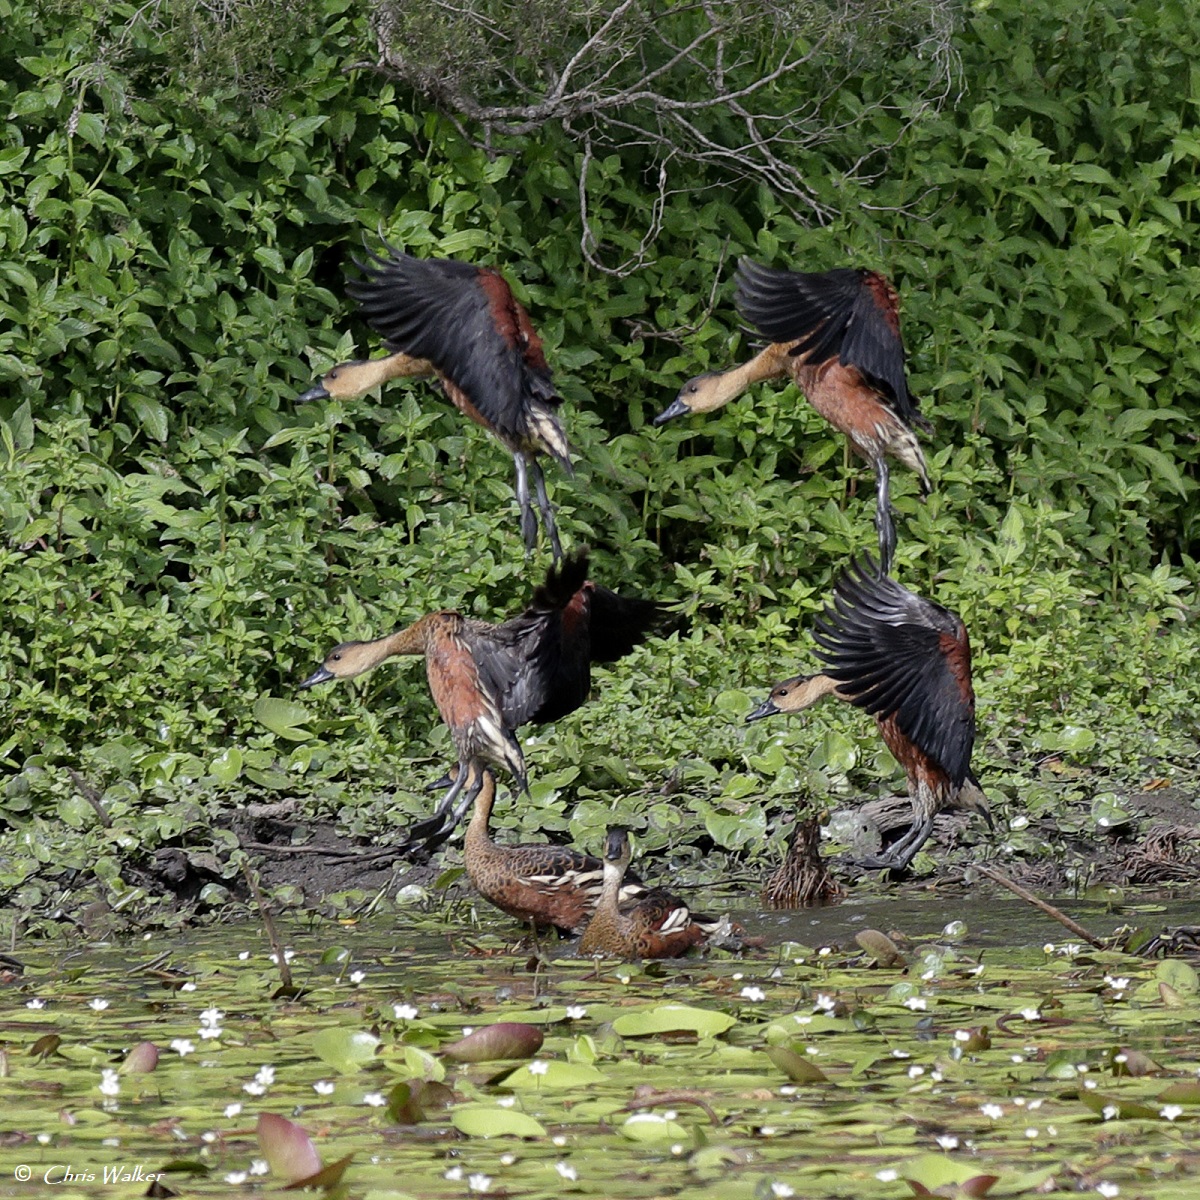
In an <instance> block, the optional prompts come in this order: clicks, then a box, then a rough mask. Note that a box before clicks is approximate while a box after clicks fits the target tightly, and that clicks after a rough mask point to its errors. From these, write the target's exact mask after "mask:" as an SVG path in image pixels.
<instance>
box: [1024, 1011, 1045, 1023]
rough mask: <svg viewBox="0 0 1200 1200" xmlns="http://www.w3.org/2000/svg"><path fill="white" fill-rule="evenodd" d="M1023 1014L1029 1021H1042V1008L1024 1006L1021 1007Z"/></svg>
mask: <svg viewBox="0 0 1200 1200" xmlns="http://www.w3.org/2000/svg"><path fill="white" fill-rule="evenodd" d="M1021 1016H1023V1017H1024V1018H1025V1020H1027V1021H1040V1020H1041V1019H1042V1013H1041V1010H1040V1009H1037V1008H1023V1009H1021Z"/></svg>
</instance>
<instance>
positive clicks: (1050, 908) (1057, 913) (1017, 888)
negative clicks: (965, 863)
mask: <svg viewBox="0 0 1200 1200" xmlns="http://www.w3.org/2000/svg"><path fill="white" fill-rule="evenodd" d="M975 870H977V871H978V872H979V873H980V874H981V875H986V876H987V877H988V878H989V879H990V880H991V881H992V882H993V883H998V884H999V885H1000V886H1001V887H1006V888H1008V890H1009V891H1010V892H1012V893H1013V895H1015V896H1020V897H1021V899H1022V900H1024V901H1025V903H1026V904H1032V905H1033V907H1034V908H1038V909H1041V911H1042V912H1044V913H1045V914H1046V916H1048V917H1053V918H1054V919H1055V920H1056V921H1057V922H1058V923H1059V924H1060V925H1065V926H1066V927H1067V928H1068V929H1069V930H1070V931H1071V932H1072V933H1073V934H1074V935H1075V936H1076V937H1077V938H1081V939H1082V940H1083V941H1085V942H1087V944H1088V945H1089V946H1095V948H1096V949H1097V950H1106V949H1107V948H1108V946H1107V943H1105V942H1103V941H1101V940H1100V938H1098V937H1093V936H1092V935H1091V934H1090V933H1088V931H1087V930H1086V929H1084V927H1083V926H1082V925H1080V924H1079V922H1078V921H1073V920H1071V918H1070V917H1068V916H1067V914H1066V913H1065V912H1063V911H1061V910H1060V909H1057V908H1055V907H1054V905H1053V904H1047V903H1046V902H1045V900H1039V899H1038V898H1037V897H1036V896H1035V895H1034V894H1033V893H1032V892H1027V891H1026V890H1025V889H1024V888H1023V887H1022V886H1021V885H1020V884H1019V883H1013V881H1012V880H1011V879H1009V878H1008V876H1007V875H1001V874H1000V872H999V871H994V870H992V868H991V867H981V866H979V865H976V867H975Z"/></svg>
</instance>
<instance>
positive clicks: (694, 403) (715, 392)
mask: <svg viewBox="0 0 1200 1200" xmlns="http://www.w3.org/2000/svg"><path fill="white" fill-rule="evenodd" d="M720 381H721V374H720V373H719V372H715V371H710V372H708V373H707V374H705V375H696V376H693V377H692V378H691V379H689V380H688V381H687V383H685V384H684V385H683V387H681V388H680V389H679V395H677V396H676V397H675V399H674V400H673V401H672V402H671V404H670V405H668V406H667V407H666V408H664V409H663V410H662V412H660V413H659V414H658V416H657V417H655V418H654V424H655V425H665V424H666V423H667V422H668V421H673V420H674V419H675V418H676V417H686V416H688V415H689V414H690V413H703V412H711V411H712V410H713V409H714V408H720V407H721V405H722V404H724V403H725V402H726V401H727V400H728V399H729V397H728V396H725V395H723V394H722V392H721V386H720Z"/></svg>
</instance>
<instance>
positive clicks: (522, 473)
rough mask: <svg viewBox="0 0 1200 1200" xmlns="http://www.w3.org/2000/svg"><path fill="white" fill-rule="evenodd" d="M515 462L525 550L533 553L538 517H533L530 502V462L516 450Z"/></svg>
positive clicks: (535, 543) (535, 544)
mask: <svg viewBox="0 0 1200 1200" xmlns="http://www.w3.org/2000/svg"><path fill="white" fill-rule="evenodd" d="M513 462H514V463H515V464H516V467H517V503H518V504H519V505H520V506H521V536H522V537H524V539H525V549H526V550H527V551H531V550H533V549H534V547H536V546H537V517H535V516H534V515H533V505H532V504H530V502H529V460H528V459H527V458H526V457H525V454H524V453H523V452H522V451H520V450H516V451H514V452H513Z"/></svg>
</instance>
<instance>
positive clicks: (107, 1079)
mask: <svg viewBox="0 0 1200 1200" xmlns="http://www.w3.org/2000/svg"><path fill="white" fill-rule="evenodd" d="M96 1086H97V1087H98V1088H99V1089H100V1095H102V1096H119V1095H120V1094H121V1080H120V1079H119V1078H118V1076H117V1073H116V1071H115V1070H114V1069H113V1068H112V1067H105V1068H104V1070H103V1071H101V1072H100V1082H99V1083H98V1084H97V1085H96Z"/></svg>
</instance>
